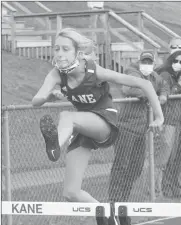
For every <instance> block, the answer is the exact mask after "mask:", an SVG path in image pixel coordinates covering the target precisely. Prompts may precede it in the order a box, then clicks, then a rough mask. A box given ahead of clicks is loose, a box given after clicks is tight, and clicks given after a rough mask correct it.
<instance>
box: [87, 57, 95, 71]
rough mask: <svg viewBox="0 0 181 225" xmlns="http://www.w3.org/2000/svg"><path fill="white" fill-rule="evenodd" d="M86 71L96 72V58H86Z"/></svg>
mask: <svg viewBox="0 0 181 225" xmlns="http://www.w3.org/2000/svg"><path fill="white" fill-rule="evenodd" d="M86 72H89V73H96V62H95V61H94V60H92V59H89V60H86Z"/></svg>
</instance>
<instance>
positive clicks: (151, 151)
mask: <svg viewBox="0 0 181 225" xmlns="http://www.w3.org/2000/svg"><path fill="white" fill-rule="evenodd" d="M148 113H149V114H148V122H149V124H150V123H152V122H153V110H152V107H151V106H149V109H148ZM148 149H149V180H150V201H151V202H154V201H155V171H154V140H153V132H152V131H149V132H148Z"/></svg>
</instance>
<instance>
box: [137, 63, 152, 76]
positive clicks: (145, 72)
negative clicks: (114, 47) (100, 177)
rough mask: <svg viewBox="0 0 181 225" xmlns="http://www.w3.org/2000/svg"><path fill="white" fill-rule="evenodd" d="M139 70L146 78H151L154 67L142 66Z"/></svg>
mask: <svg viewBox="0 0 181 225" xmlns="http://www.w3.org/2000/svg"><path fill="white" fill-rule="evenodd" d="M139 68H140V71H141V72H142V74H143V75H144V76H149V75H150V74H151V73H152V72H153V68H154V65H147V64H140V66H139Z"/></svg>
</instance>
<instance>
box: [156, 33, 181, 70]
mask: <svg viewBox="0 0 181 225" xmlns="http://www.w3.org/2000/svg"><path fill="white" fill-rule="evenodd" d="M168 49H169V55H171V54H173V53H174V52H176V51H179V50H181V37H174V38H172V39H171V41H170V43H169V45H168ZM166 65H168V63H167V59H166V60H165V62H164V63H162V64H161V65H158V67H157V68H156V69H155V70H156V72H157V73H158V74H160V73H161V72H163V70H164V68H166V67H167V66H166Z"/></svg>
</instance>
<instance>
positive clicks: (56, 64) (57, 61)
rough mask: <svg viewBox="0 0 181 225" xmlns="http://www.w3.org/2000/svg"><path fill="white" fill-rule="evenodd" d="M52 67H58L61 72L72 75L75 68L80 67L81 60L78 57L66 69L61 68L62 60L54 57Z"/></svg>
mask: <svg viewBox="0 0 181 225" xmlns="http://www.w3.org/2000/svg"><path fill="white" fill-rule="evenodd" d="M52 65H53V66H54V67H56V68H57V69H58V70H59V71H60V72H63V73H70V72H72V71H73V70H74V69H75V68H77V67H78V66H79V60H78V59H77V57H76V58H75V60H74V61H73V62H72V63H71V64H70V65H68V66H67V67H65V68H61V66H60V65H61V63H60V59H59V57H54V58H53V60H52Z"/></svg>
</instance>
